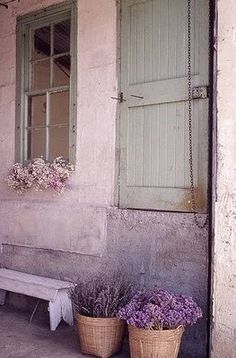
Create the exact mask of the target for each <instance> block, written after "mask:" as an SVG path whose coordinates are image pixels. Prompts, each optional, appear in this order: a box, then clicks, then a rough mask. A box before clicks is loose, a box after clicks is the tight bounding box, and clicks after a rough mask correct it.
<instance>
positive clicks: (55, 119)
mask: <svg viewBox="0 0 236 358" xmlns="http://www.w3.org/2000/svg"><path fill="white" fill-rule="evenodd" d="M60 123H61V124H62V123H64V124H69V91H66V92H58V93H53V94H51V95H50V124H60Z"/></svg>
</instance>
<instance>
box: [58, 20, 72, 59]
mask: <svg viewBox="0 0 236 358" xmlns="http://www.w3.org/2000/svg"><path fill="white" fill-rule="evenodd" d="M69 51H70V20H69V19H68V20H65V21H62V22H60V23H58V24H56V25H55V26H54V54H57V53H63V52H69Z"/></svg>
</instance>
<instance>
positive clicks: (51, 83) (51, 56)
mask: <svg viewBox="0 0 236 358" xmlns="http://www.w3.org/2000/svg"><path fill="white" fill-rule="evenodd" d="M53 34H54V25H51V41H50V42H51V48H50V87H53V82H54V78H53V49H54V36H53Z"/></svg>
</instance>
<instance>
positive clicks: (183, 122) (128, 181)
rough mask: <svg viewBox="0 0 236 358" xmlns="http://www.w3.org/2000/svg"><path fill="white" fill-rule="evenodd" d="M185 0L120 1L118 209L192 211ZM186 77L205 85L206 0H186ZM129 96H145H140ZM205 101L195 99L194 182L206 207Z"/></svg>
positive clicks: (199, 203) (202, 207) (200, 206)
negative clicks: (190, 22) (189, 54)
mask: <svg viewBox="0 0 236 358" xmlns="http://www.w3.org/2000/svg"><path fill="white" fill-rule="evenodd" d="M186 3H187V1H186V0H153V1H151V0H148V1H138V0H133V1H132V0H130V1H123V2H122V23H121V91H122V92H123V93H124V98H125V100H126V101H124V102H123V103H121V104H120V113H121V118H120V203H119V204H120V207H123V208H140V209H156V210H175V211H190V208H191V206H190V179H189V159H188V158H189V153H188V145H189V144H188V111H187V108H188V103H187V98H188V93H187V5H186ZM192 4H193V10H192V11H193V19H192V20H193V31H192V49H193V50H192V63H193V65H192V74H193V77H192V79H193V80H192V82H193V86H200V85H201V86H202V85H208V0H192ZM135 96H139V97H143V98H138V97H135ZM207 131H208V99H199V100H194V101H193V141H194V148H193V151H194V182H195V190H196V198H197V208H198V211H199V212H204V211H206V200H207V198H206V197H207V195H206V190H207V168H208V164H207V161H208V156H207V152H208V149H207V148H208V144H207V141H208V134H207Z"/></svg>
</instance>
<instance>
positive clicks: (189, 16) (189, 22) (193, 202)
mask: <svg viewBox="0 0 236 358" xmlns="http://www.w3.org/2000/svg"><path fill="white" fill-rule="evenodd" d="M191 5H192V4H191V0H187V27H188V135H189V173H190V192H191V210H192V212H193V214H194V222H195V224H196V225H197V226H198V227H199V228H200V229H203V228H205V227H206V226H207V224H208V215H207V217H206V220H205V221H204V222H203V223H201V222H200V221H199V219H198V216H197V212H196V209H197V205H196V198H195V188H194V173H193V135H192V133H193V130H192V117H193V115H192V112H193V111H192V57H191V44H192V41H191V35H192V11H191Z"/></svg>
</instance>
